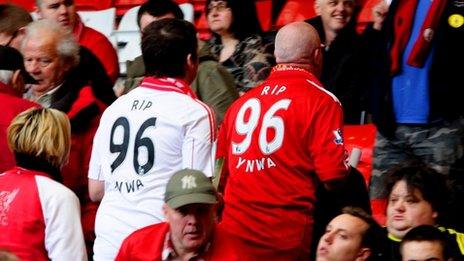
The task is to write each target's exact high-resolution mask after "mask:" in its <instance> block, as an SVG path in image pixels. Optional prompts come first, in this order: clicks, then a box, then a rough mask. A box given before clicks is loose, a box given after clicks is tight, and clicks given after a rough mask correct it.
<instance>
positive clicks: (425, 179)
mask: <svg viewBox="0 0 464 261" xmlns="http://www.w3.org/2000/svg"><path fill="white" fill-rule="evenodd" d="M387 175H388V178H387V186H386V187H387V192H388V196H389V197H390V194H391V192H392V190H393V187H394V186H395V184H396V183H398V182H400V181H402V180H403V181H404V182H405V183H406V186H407V188H408V191H409V193H413V192H414V190H415V189H417V190H418V191H419V192H420V193H421V194H422V197H423V198H424V200H425V201H427V202H428V203H430V205H431V206H432V208H433V210H434V211H436V212H437V213H438V218H440V219H441V218H443V215H444V212H445V210H446V206H447V194H448V190H447V184H446V179H445V177H444V176H443V175H442V174H440V173H438V172H437V171H435V170H434V169H432V168H430V167H428V166H426V165H425V164H423V163H421V162H406V163H404V164H402V165H398V166H395V167H393V168H392V169H390V170H389V171H388V174H387Z"/></svg>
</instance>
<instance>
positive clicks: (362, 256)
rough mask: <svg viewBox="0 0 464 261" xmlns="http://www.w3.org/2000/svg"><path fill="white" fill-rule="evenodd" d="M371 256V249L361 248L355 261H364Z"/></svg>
mask: <svg viewBox="0 0 464 261" xmlns="http://www.w3.org/2000/svg"><path fill="white" fill-rule="evenodd" d="M370 256H371V249H370V248H367V247H363V248H361V250H359V254H358V257H357V258H356V261H365V260H367V259H368V258H369V257H370Z"/></svg>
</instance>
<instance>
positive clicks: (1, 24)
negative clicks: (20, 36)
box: [0, 4, 32, 35]
mask: <svg viewBox="0 0 464 261" xmlns="http://www.w3.org/2000/svg"><path fill="white" fill-rule="evenodd" d="M31 22H32V17H31V15H30V14H29V13H28V12H27V11H26V10H24V9H22V8H21V7H19V6H16V5H13V4H2V5H0V33H6V34H9V35H12V34H15V33H16V32H17V31H18V30H19V29H20V28H21V27H24V26H27V25H28V24H29V23H31Z"/></svg>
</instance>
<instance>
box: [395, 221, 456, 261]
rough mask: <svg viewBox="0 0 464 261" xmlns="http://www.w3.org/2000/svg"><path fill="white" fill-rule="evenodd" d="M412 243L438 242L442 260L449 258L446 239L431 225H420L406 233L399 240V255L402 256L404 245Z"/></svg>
mask: <svg viewBox="0 0 464 261" xmlns="http://www.w3.org/2000/svg"><path fill="white" fill-rule="evenodd" d="M412 241H419V242H422V241H430V242H438V243H439V244H440V245H441V249H442V253H443V257H444V259H445V260H446V259H448V258H449V251H448V249H447V247H446V238H445V235H444V234H443V233H442V232H441V231H440V230H438V228H436V227H434V226H431V225H420V226H417V227H415V228H413V229H411V230H409V231H408V233H406V235H405V236H404V237H403V240H401V245H400V253H401V254H403V247H404V244H406V243H408V242H412Z"/></svg>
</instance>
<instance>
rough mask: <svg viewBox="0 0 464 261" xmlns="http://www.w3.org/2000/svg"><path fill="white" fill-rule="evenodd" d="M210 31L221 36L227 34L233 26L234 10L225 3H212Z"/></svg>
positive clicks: (209, 13)
mask: <svg viewBox="0 0 464 261" xmlns="http://www.w3.org/2000/svg"><path fill="white" fill-rule="evenodd" d="M208 10H209V11H208V15H207V20H208V26H209V29H210V30H211V31H213V32H215V33H217V34H219V35H223V34H227V33H228V32H229V28H230V26H231V24H232V19H233V17H232V10H231V9H230V8H229V7H228V6H227V2H225V1H211V3H210V4H209V6H208Z"/></svg>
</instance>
